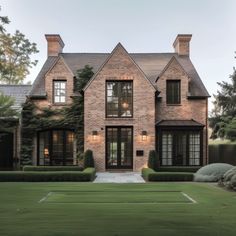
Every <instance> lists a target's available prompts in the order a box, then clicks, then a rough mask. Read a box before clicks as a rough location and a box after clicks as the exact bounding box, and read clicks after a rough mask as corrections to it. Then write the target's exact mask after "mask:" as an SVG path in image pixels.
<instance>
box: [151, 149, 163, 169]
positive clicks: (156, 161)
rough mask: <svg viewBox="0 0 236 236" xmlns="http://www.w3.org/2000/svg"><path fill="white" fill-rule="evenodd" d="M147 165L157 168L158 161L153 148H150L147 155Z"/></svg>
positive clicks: (158, 165)
mask: <svg viewBox="0 0 236 236" xmlns="http://www.w3.org/2000/svg"><path fill="white" fill-rule="evenodd" d="M148 167H149V168H151V169H153V170H157V169H158V168H159V167H160V161H159V158H158V155H157V152H156V151H155V150H151V151H150V152H149V156H148Z"/></svg>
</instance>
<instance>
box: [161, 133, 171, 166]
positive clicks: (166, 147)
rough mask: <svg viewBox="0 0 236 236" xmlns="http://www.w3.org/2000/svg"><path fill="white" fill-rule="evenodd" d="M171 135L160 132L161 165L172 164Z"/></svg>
mask: <svg viewBox="0 0 236 236" xmlns="http://www.w3.org/2000/svg"><path fill="white" fill-rule="evenodd" d="M172 151H173V135H172V134H171V133H169V132H164V133H163V134H162V165H164V166H169V165H172Z"/></svg>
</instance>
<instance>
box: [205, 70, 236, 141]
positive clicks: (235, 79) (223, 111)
mask: <svg viewBox="0 0 236 236" xmlns="http://www.w3.org/2000/svg"><path fill="white" fill-rule="evenodd" d="M230 79H231V81H230V82H229V83H228V82H224V81H223V82H221V83H217V84H218V85H219V86H220V91H219V90H218V91H217V94H216V95H214V98H215V101H214V102H213V105H214V108H213V110H212V114H211V117H210V119H209V120H210V127H212V128H213V133H212V138H217V137H220V138H229V139H235V138H236V133H235V130H236V122H235V120H236V70H235V68H233V74H232V75H231V76H230Z"/></svg>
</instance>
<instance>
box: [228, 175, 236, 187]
mask: <svg viewBox="0 0 236 236" xmlns="http://www.w3.org/2000/svg"><path fill="white" fill-rule="evenodd" d="M229 187H230V188H231V189H233V190H235V191H236V174H235V175H233V176H232V178H231V180H230V186H229Z"/></svg>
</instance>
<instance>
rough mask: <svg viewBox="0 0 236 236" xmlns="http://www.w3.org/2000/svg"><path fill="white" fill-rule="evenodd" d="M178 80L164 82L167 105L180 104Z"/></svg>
mask: <svg viewBox="0 0 236 236" xmlns="http://www.w3.org/2000/svg"><path fill="white" fill-rule="evenodd" d="M180 98H181V95H180V80H167V81H166V103H167V104H169V105H177V104H180V103H181V99H180Z"/></svg>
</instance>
